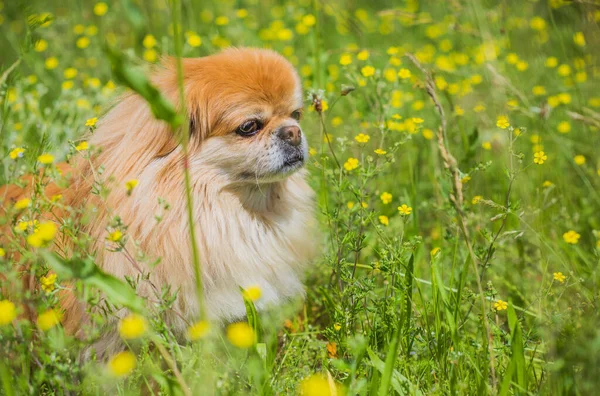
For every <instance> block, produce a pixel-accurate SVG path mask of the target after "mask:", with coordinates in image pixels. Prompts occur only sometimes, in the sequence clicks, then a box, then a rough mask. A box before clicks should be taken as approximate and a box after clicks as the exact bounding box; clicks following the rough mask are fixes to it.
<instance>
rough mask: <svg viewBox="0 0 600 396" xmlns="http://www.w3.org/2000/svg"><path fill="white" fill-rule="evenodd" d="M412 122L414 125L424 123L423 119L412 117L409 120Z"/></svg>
mask: <svg viewBox="0 0 600 396" xmlns="http://www.w3.org/2000/svg"><path fill="white" fill-rule="evenodd" d="M411 120H412V122H414V123H415V124H422V123H423V122H425V120H424V119H422V118H419V117H413V118H411Z"/></svg>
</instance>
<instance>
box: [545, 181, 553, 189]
mask: <svg viewBox="0 0 600 396" xmlns="http://www.w3.org/2000/svg"><path fill="white" fill-rule="evenodd" d="M552 185H553V184H552V182H551V181H550V180H546V181H544V183H543V184H542V187H545V188H548V187H552Z"/></svg>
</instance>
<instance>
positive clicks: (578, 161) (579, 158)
mask: <svg viewBox="0 0 600 396" xmlns="http://www.w3.org/2000/svg"><path fill="white" fill-rule="evenodd" d="M573 161H575V163H576V164H577V165H583V164H585V156H583V155H576V156H575V157H574V158H573Z"/></svg>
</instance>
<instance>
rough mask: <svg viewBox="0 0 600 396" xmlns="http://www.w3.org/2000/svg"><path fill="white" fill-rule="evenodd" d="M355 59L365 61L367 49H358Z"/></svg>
mask: <svg viewBox="0 0 600 396" xmlns="http://www.w3.org/2000/svg"><path fill="white" fill-rule="evenodd" d="M356 59H358V60H361V61H366V60H367V59H369V51H367V50H362V51H360V52H359V53H358V54H357V55H356Z"/></svg>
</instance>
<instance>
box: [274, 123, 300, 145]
mask: <svg viewBox="0 0 600 396" xmlns="http://www.w3.org/2000/svg"><path fill="white" fill-rule="evenodd" d="M277 136H278V137H279V138H280V139H281V140H284V141H286V142H288V143H289V144H291V145H292V146H298V145H300V143H301V142H302V131H301V130H300V127H297V126H295V125H294V126H286V127H283V128H281V129H280V130H279V132H277Z"/></svg>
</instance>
